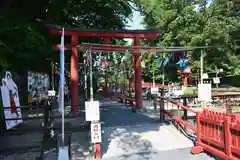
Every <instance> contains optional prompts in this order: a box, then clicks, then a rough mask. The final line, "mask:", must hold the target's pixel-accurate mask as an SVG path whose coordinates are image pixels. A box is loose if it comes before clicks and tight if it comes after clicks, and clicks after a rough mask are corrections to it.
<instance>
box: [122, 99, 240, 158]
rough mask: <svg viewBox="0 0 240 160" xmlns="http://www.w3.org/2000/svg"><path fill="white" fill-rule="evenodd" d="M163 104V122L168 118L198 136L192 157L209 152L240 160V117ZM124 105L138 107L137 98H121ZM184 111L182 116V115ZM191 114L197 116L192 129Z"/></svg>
mask: <svg viewBox="0 0 240 160" xmlns="http://www.w3.org/2000/svg"><path fill="white" fill-rule="evenodd" d="M158 98H159V100H160V101H159V102H160V103H159V104H160V120H161V121H164V120H165V118H164V117H165V116H168V117H170V118H171V119H173V120H175V121H176V122H177V125H178V126H179V125H182V126H184V127H186V128H189V129H191V130H192V131H193V132H194V133H195V134H196V145H195V146H194V147H193V148H192V149H191V153H193V154H199V153H201V152H204V151H206V152H209V153H211V154H212V155H214V156H217V157H219V158H222V159H224V160H225V159H226V160H240V115H239V114H235V115H234V114H231V115H228V114H226V113H222V112H216V111H211V110H208V109H204V110H203V111H195V110H194V109H191V108H190V107H188V106H184V105H183V104H182V103H179V102H177V101H174V100H171V99H167V98H165V97H162V96H159V97H158ZM119 99H120V102H121V103H125V104H129V105H131V106H132V107H134V98H128V97H126V96H123V95H121V96H120V97H119ZM164 102H168V103H172V104H174V105H175V106H176V107H175V108H176V109H177V114H173V113H171V112H170V111H169V110H167V109H166V107H164V104H165V103H164ZM180 110H182V111H184V116H181V115H180V113H179V111H180ZM187 112H193V113H196V123H195V125H192V124H190V123H189V122H188V119H187V118H186V116H187Z"/></svg>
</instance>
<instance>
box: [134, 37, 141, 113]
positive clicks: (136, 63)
mask: <svg viewBox="0 0 240 160" xmlns="http://www.w3.org/2000/svg"><path fill="white" fill-rule="evenodd" d="M134 46H140V38H139V37H136V38H134ZM134 69H135V100H136V109H141V108H142V73H141V52H140V50H139V49H136V50H135V51H134Z"/></svg>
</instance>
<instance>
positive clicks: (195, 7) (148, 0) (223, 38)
mask: <svg viewBox="0 0 240 160" xmlns="http://www.w3.org/2000/svg"><path fill="white" fill-rule="evenodd" d="M135 2H136V5H137V6H138V9H139V10H140V12H141V13H142V15H143V16H144V21H143V24H144V25H145V26H146V27H147V28H152V27H158V28H160V29H161V30H162V34H161V36H160V37H159V39H158V40H157V41H156V44H157V45H159V46H165V47H169V46H210V48H209V49H205V50H204V53H205V56H204V71H205V72H215V71H216V70H217V69H219V68H221V69H223V70H224V72H225V74H228V75H239V74H240V68H239V66H240V53H239V51H240V50H239V35H240V34H239V31H240V23H239V22H240V10H239V8H237V7H236V6H235V5H234V4H233V3H232V2H231V1H227V0H212V1H208V0H197V1H192V0H136V1H135ZM176 54H177V55H182V54H183V53H181V52H177V53H172V54H170V55H169V56H170V57H171V60H170V61H171V63H172V64H173V63H174V64H175V63H176V58H175V57H176ZM187 54H188V55H189V56H190V58H191V59H192V61H193V71H194V72H199V69H200V61H199V60H200V50H194V51H192V52H190V51H188V52H187ZM177 59H179V58H177ZM154 63H155V62H154ZM171 67H172V66H170V68H171ZM173 70H174V69H173ZM169 73H170V72H169ZM171 73H173V72H171ZM174 74H175V75H176V70H175V72H174ZM169 77H171V76H169ZM174 79H175V80H176V77H175V78H174V77H173V80H174Z"/></svg>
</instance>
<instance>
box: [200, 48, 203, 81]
mask: <svg viewBox="0 0 240 160" xmlns="http://www.w3.org/2000/svg"><path fill="white" fill-rule="evenodd" d="M200 63H201V84H203V51H201V57H200Z"/></svg>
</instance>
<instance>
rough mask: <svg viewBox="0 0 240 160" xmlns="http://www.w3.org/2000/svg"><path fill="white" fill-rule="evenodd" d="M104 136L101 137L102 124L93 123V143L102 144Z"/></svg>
mask: <svg viewBox="0 0 240 160" xmlns="http://www.w3.org/2000/svg"><path fill="white" fill-rule="evenodd" d="M101 141H102V135H101V124H100V123H99V122H97V123H94V122H93V123H91V142H92V143H101Z"/></svg>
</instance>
